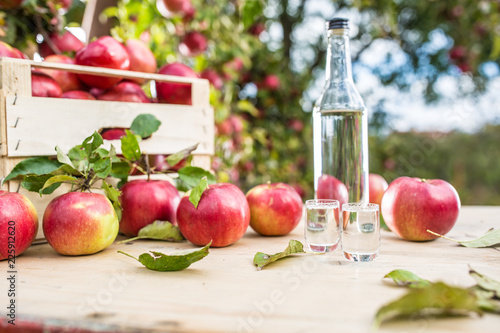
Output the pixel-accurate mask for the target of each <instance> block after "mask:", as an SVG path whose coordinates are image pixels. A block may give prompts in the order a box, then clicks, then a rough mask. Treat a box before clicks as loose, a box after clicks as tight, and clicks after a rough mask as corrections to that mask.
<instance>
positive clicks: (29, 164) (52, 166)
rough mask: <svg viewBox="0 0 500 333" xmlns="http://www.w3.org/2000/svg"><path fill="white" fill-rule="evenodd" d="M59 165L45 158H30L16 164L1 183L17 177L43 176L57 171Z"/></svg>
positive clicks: (57, 162)
mask: <svg viewBox="0 0 500 333" xmlns="http://www.w3.org/2000/svg"><path fill="white" fill-rule="evenodd" d="M61 165H62V164H61V163H60V162H59V161H56V160H53V159H51V158H49V157H47V156H41V157H30V158H27V159H25V160H23V161H21V162H19V163H17V165H16V166H15V167H14V169H12V171H11V172H10V173H9V174H8V175H7V177H5V179H4V180H3V181H4V182H6V181H8V180H11V179H15V178H17V177H19V176H27V175H43V174H47V173H51V172H53V171H55V170H57V169H59V168H60V167H61ZM2 184H3V183H2Z"/></svg>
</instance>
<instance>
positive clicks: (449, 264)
mask: <svg viewBox="0 0 500 333" xmlns="http://www.w3.org/2000/svg"><path fill="white" fill-rule="evenodd" d="M499 216H500V207H478V206H474V207H463V208H462V211H461V213H460V217H459V221H458V222H457V224H456V225H455V227H454V228H453V230H452V231H451V232H450V233H449V234H448V236H450V237H453V238H457V239H468V238H475V237H477V236H480V235H482V234H483V233H484V232H486V231H487V230H488V229H489V228H492V227H495V228H500V218H499ZM290 239H297V240H300V241H302V242H304V237H303V225H299V226H298V227H297V228H296V229H295V230H294V231H293V232H292V233H291V234H290V235H288V236H284V237H273V238H266V237H261V236H258V235H257V234H256V233H255V232H253V231H252V230H250V229H249V231H248V232H247V233H246V235H245V236H244V237H243V238H242V239H241V240H240V241H239V242H237V243H236V244H234V245H232V246H230V247H227V248H219V249H216V248H214V249H210V254H209V255H208V256H207V257H206V258H205V259H203V260H201V261H199V262H197V263H194V264H193V265H192V266H191V267H189V268H188V269H186V270H184V271H179V272H154V271H150V270H148V269H146V268H144V267H143V266H142V265H140V264H139V263H138V262H136V261H134V260H133V259H131V258H128V257H126V256H124V255H121V254H118V253H117V252H116V251H117V250H123V251H126V252H128V253H131V254H133V255H136V256H138V255H139V254H140V253H143V252H146V251H148V250H157V251H161V252H165V253H169V252H172V251H174V250H179V249H190V248H193V246H192V245H191V244H190V243H187V242H185V243H165V242H158V241H137V242H135V243H134V244H133V245H127V244H122V245H112V246H110V247H109V248H108V249H106V250H105V251H102V252H101V253H98V254H95V255H91V256H83V257H64V256H60V255H58V254H57V253H56V252H55V251H53V250H52V249H51V248H50V247H49V245H47V244H44V245H37V246H32V247H31V248H30V249H29V250H28V251H26V252H25V254H23V255H22V256H21V257H19V258H17V261H16V269H17V272H18V274H17V279H18V283H17V292H18V295H17V299H16V306H17V321H18V323H19V322H22V321H25V322H34V323H38V325H39V326H40V325H41V326H43V325H45V326H49V327H53V326H59V325H65V326H66V327H73V328H81V329H82V331H83V330H84V329H87V330H96V331H99V332H333V331H335V332H370V331H371V324H372V321H373V318H374V315H375V313H376V311H377V309H378V308H379V307H381V306H382V305H384V304H386V303H388V302H390V301H392V300H394V299H396V298H398V297H399V296H401V295H402V294H404V293H405V292H406V290H405V288H398V287H395V286H393V285H392V284H390V283H387V282H385V281H383V276H384V275H385V274H386V273H388V272H390V271H391V270H393V269H407V270H410V271H413V272H414V273H416V274H418V275H419V276H421V277H423V278H426V279H429V280H432V281H437V280H441V281H445V282H447V283H449V284H454V285H457V286H462V287H468V286H471V285H473V284H474V280H473V279H472V278H471V277H470V276H469V274H468V265H470V266H471V267H472V268H474V269H475V270H477V271H479V272H481V273H483V274H486V275H489V276H491V277H493V278H495V279H497V280H500V260H499V259H500V250H499V249H496V248H485V249H473V248H464V247H461V246H458V245H457V244H455V243H454V242H450V241H447V240H444V239H438V240H435V241H432V242H425V243H415V242H407V241H403V240H400V239H398V238H396V236H394V235H393V234H392V233H390V232H385V231H383V232H382V245H381V253H380V256H379V257H378V258H377V259H376V260H375V261H373V262H370V263H354V262H349V261H347V260H346V259H344V258H343V256H342V254H341V252H340V251H339V249H337V250H336V251H335V252H333V253H330V254H325V255H312V254H306V255H301V256H295V257H292V258H288V259H284V260H280V261H278V262H276V263H274V264H273V265H270V266H268V267H266V268H264V269H263V270H262V271H257V270H256V268H255V266H254V265H253V264H252V260H253V257H254V255H255V253H256V252H258V251H262V252H265V253H275V252H279V251H282V250H283V249H284V248H285V247H286V246H287V244H288V241H289V240H290ZM304 243H305V242H304ZM0 265H2V268H3V270H4V271H5V272H6V271H7V262H6V261H3V262H1V263H0ZM6 274H7V273H4V275H6ZM7 289H8V286H7V281H6V279H5V278H4V277H2V279H0V293H1V294H2V298H1V299H2V300H5V301H3V302H2V305H1V306H2V308H4V305H6V304H7V300H6V298H5V296H6V294H7ZM4 309H5V308H4ZM4 311H5V310H4ZM3 317H4V316H3ZM0 326H1V325H0ZM0 331H2V328H1V327H0ZM379 331H380V332H426V333H427V332H454V333H456V332H482V333H484V332H500V316H498V315H491V314H485V315H483V316H482V317H478V316H469V317H456V318H447V319H436V318H427V319H422V320H402V321H397V322H391V323H388V324H384V325H383V326H382V327H381V328H380V330H379ZM79 332H80V331H79Z"/></svg>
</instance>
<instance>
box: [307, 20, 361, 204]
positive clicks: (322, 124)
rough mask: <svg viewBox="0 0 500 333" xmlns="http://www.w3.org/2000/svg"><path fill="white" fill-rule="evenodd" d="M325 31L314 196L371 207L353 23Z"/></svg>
mask: <svg viewBox="0 0 500 333" xmlns="http://www.w3.org/2000/svg"><path fill="white" fill-rule="evenodd" d="M326 27H327V31H328V33H327V35H328V49H327V63H326V82H325V86H324V88H323V91H322V93H321V96H320V98H319V99H318V100H317V102H316V104H315V106H314V109H313V141H314V190H315V196H316V199H336V200H339V201H340V205H341V206H342V204H343V203H346V202H360V203H361V202H363V203H368V201H369V198H368V195H369V194H368V123H367V111H366V108H365V104H364V102H363V99H362V98H361V96H360V95H359V92H358V90H357V89H356V86H355V85H354V81H353V79H352V69H351V55H350V51H349V25H348V20H347V19H344V18H334V19H333V20H331V21H328V22H327V24H326Z"/></svg>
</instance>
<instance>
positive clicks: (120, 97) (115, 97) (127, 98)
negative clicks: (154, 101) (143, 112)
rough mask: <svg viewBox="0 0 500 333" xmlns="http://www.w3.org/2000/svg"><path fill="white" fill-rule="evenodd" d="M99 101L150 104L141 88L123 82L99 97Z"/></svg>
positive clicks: (133, 83) (131, 83)
mask: <svg viewBox="0 0 500 333" xmlns="http://www.w3.org/2000/svg"><path fill="white" fill-rule="evenodd" d="M97 99H98V100H100V101H118V102H132V103H151V101H150V100H149V98H148V96H146V93H144V91H143V90H142V88H141V86H140V85H138V84H137V83H135V82H129V81H123V82H120V83H118V84H116V85H114V86H113V87H111V88H109V89H108V90H106V91H105V92H103V93H102V94H100V95H99V96H97Z"/></svg>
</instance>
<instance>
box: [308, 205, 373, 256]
mask: <svg viewBox="0 0 500 333" xmlns="http://www.w3.org/2000/svg"><path fill="white" fill-rule="evenodd" d="M341 208H342V209H341ZM305 239H306V242H307V244H308V245H309V248H310V250H311V251H313V252H317V253H324V252H332V251H334V250H335V249H336V248H337V247H338V246H339V245H340V247H341V248H342V253H343V255H344V257H345V258H346V259H348V260H352V261H372V260H373V259H375V258H376V257H377V256H378V254H379V249H380V220H379V206H378V205H377V204H363V203H345V204H343V205H342V207H340V204H339V202H338V201H337V200H328V199H315V200H307V201H306V223H305Z"/></svg>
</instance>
